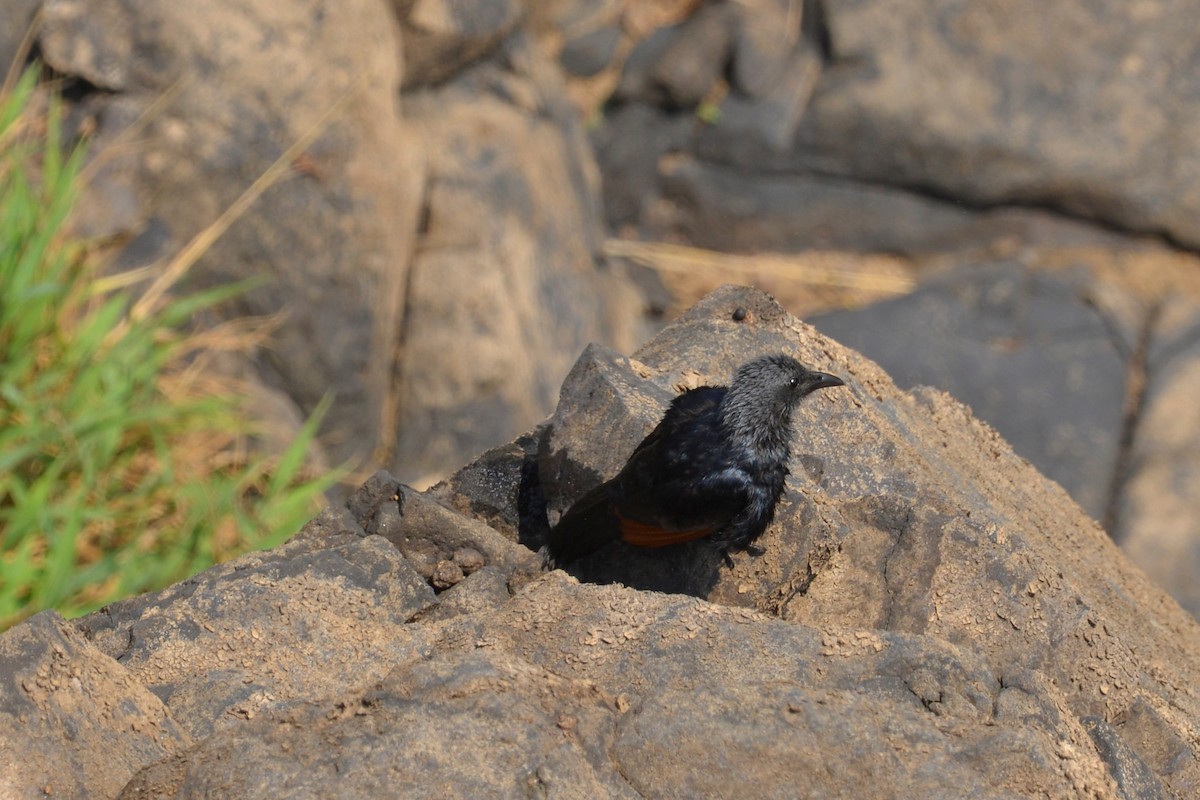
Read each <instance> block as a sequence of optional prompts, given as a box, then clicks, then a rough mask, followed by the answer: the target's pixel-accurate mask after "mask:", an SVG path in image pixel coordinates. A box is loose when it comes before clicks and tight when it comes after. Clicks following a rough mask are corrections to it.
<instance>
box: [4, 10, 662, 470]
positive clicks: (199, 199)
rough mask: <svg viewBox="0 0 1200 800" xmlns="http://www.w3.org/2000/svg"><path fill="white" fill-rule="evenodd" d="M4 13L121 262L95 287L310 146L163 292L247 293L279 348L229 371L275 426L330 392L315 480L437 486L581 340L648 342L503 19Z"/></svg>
mask: <svg viewBox="0 0 1200 800" xmlns="http://www.w3.org/2000/svg"><path fill="white" fill-rule="evenodd" d="M8 5H10V6H12V8H11V9H8V10H11V12H12V15H13V19H12V20H11V21H12V22H13V23H14V24H12V25H7V24H4V25H0V28H3V33H0V62H2V63H4V64H8V63H10V62H11V61H12V59H13V57H14V55H16V54H17V53H18V45H19V43H20V34H22V33H23V32H24V28H25V25H26V22H27V21H33V20H34V19H35V12H39V11H40V16H39V17H36V19H37V20H38V23H37V27H35V28H34V34H35V35H34V38H33V40H32V41H33V44H34V51H35V52H36V54H37V55H38V56H39V57H40V58H41V59H43V60H44V62H45V63H46V64H47V65H48V66H49V67H50V68H51V69H52V70H53V71H54V73H56V74H57V75H59V76H61V78H62V81H63V84H64V85H65V86H66V88H67V91H66V92H65V96H66V101H67V108H68V119H69V121H70V123H71V125H72V129H73V131H75V132H80V133H87V134H88V135H89V136H90V140H91V146H90V151H91V153H92V155H93V158H94V161H93V167H92V169H93V174H92V176H91V180H90V181H89V183H88V185H87V187H86V188H85V191H84V193H83V197H82V199H81V201H80V203H79V213H78V214H77V216H76V219H75V224H76V227H77V230H78V232H79V233H81V234H83V235H86V236H89V237H96V238H98V239H102V240H104V241H107V242H112V243H115V244H116V245H117V246H118V247H117V250H118V253H117V255H116V258H115V260H114V265H115V267H116V268H132V267H141V266H146V265H148V264H151V263H155V262H159V261H165V260H169V259H170V258H172V257H173V256H174V255H175V254H177V253H178V252H180V250H181V249H182V248H183V247H184V246H185V245H186V244H187V243H188V242H189V241H190V240H192V238H193V237H195V236H196V235H197V234H198V233H199V232H200V231H202V230H203V229H205V227H206V226H208V225H209V224H210V223H212V222H214V221H215V220H217V219H218V217H219V216H220V215H221V214H222V213H223V212H225V211H226V210H227V209H229V208H230V207H231V205H232V204H233V203H234V202H235V201H236V200H237V199H238V197H239V196H240V195H241V194H242V193H243V192H244V191H246V190H247V188H248V187H250V186H251V184H252V183H254V181H255V180H256V179H257V178H259V177H260V176H261V175H262V174H263V173H264V171H265V170H266V169H267V168H268V167H269V166H270V165H271V164H272V163H273V162H274V161H275V160H276V159H278V158H279V157H280V156H281V155H282V154H283V153H284V152H285V151H286V150H287V149H288V148H289V147H291V146H292V145H293V144H295V143H296V142H297V141H300V140H302V139H304V138H305V137H307V136H310V135H314V134H315V138H314V139H313V140H312V142H311V143H310V144H308V145H307V146H306V147H304V148H303V150H302V151H301V152H299V153H298V154H295V155H294V157H292V158H291V164H290V166H291V168H292V172H291V174H290V175H289V176H288V177H287V178H286V179H285V180H282V181H281V182H279V183H278V184H276V185H274V186H271V187H270V188H268V189H267V190H266V191H265V192H264V193H263V194H262V196H261V197H259V198H258V199H257V200H256V201H255V202H254V203H253V204H252V205H251V206H250V207H249V208H248V209H246V210H245V211H244V212H243V213H242V214H241V215H240V217H238V218H237V219H236V221H234V222H233V224H232V226H231V227H229V229H228V230H227V231H225V232H224V234H223V235H222V236H221V237H220V238H218V239H217V240H216V241H214V242H211V243H209V244H207V245H206V247H207V250H206V251H204V252H203V255H202V257H201V258H200V259H199V261H198V262H197V263H196V264H195V266H194V267H192V268H191V270H190V271H189V273H188V274H187V276H186V277H185V280H184V288H185V290H186V289H191V288H196V287H200V286H208V285H213V284H216V283H224V282H229V281H236V280H244V279H252V282H253V283H254V286H253V288H251V289H250V290H249V291H248V292H247V293H246V294H244V295H242V296H240V297H239V298H237V299H236V300H234V301H232V302H231V303H230V304H229V305H228V306H225V307H223V308H222V310H221V313H222V314H225V315H230V316H233V315H239V316H240V315H250V316H255V317H269V316H273V317H274V318H275V321H276V330H275V334H274V336H273V338H272V340H271V342H270V346H269V347H264V348H261V349H260V350H258V351H257V352H255V353H253V354H251V355H249V356H246V357H245V358H243V360H242V361H241V362H238V363H233V364H231V365H228V366H227V367H226V369H225V371H226V372H229V373H231V376H232V377H235V378H236V379H237V380H239V381H245V382H247V383H248V384H250V385H251V386H253V387H254V388H253V390H252V391H251V392H248V396H249V397H250V398H252V402H251V405H252V408H253V411H254V412H255V413H256V414H257V415H258V416H259V417H261V418H262V419H263V420H264V421H265V422H269V423H271V424H273V425H275V426H276V427H278V426H279V421H280V419H283V420H286V425H285V427H290V428H291V429H293V431H294V428H295V425H296V421H298V420H302V419H303V417H304V416H305V415H306V414H308V413H309V412H311V411H312V410H313V409H314V408H315V407H316V406H317V404H318V403H319V402H320V401H321V399H322V398H323V397H325V396H326V395H328V394H332V395H333V399H334V402H333V405H332V407H331V409H330V411H329V414H328V416H327V418H326V421H325V426H324V429H323V438H322V441H323V444H324V446H325V448H326V451H327V454H328V456H329V458H328V461H329V462H330V463H339V462H342V461H343V460H346V459H349V458H353V459H355V460H357V461H358V462H359V463H361V462H372V463H374V464H385V465H388V464H390V465H392V466H393V467H394V469H395V470H396V472H397V473H399V474H400V476H401V477H402V478H404V479H406V480H410V481H413V482H417V481H419V480H422V479H426V480H427V479H428V477H427V476H441V475H444V474H445V473H447V472H448V471H450V470H452V469H454V468H456V467H458V466H459V465H461V464H462V463H463V462H464V461H465V460H467V459H468V458H469V457H471V456H473V455H474V454H476V453H478V452H479V451H480V450H483V449H485V448H486V447H489V446H493V445H496V444H499V443H501V442H504V441H507V440H508V439H511V438H512V437H513V436H514V435H516V434H517V433H518V432H519V431H521V430H523V429H526V428H528V427H531V426H532V425H534V424H535V423H536V422H537V421H538V420H540V419H542V418H543V417H544V416H545V415H546V414H547V413H548V412H549V410H550V409H551V408H552V406H553V400H554V388H555V387H557V385H558V384H559V382H560V381H561V379H562V377H563V376H564V375H565V374H566V371H567V370H568V369H569V367H570V363H571V360H572V359H573V358H574V356H575V355H576V354H577V353H578V352H579V350H580V349H581V348H582V347H583V345H584V344H585V343H586V342H587V341H591V340H600V341H605V342H609V343H612V344H616V345H617V346H621V347H626V348H628V347H632V346H633V345H634V344H635V343H636V342H637V341H640V340H641V338H644V330H643V329H642V328H641V324H642V321H643V318H644V317H645V313H644V311H645V305H646V304H645V302H644V301H643V300H642V298H641V296H640V295H639V293H638V292H637V291H636V290H635V289H634V288H633V285H632V284H631V282H630V281H629V280H628V279H627V277H626V275H625V273H624V271H623V269H624V268H623V267H621V266H620V265H616V266H614V267H613V268H611V269H610V268H608V267H607V266H606V265H605V263H604V258H603V255H602V251H601V243H602V241H603V235H602V230H601V224H602V216H601V211H600V207H599V202H598V195H599V189H598V183H597V175H596V170H595V166H594V164H593V161H592V156H591V154H590V152H589V149H588V146H587V142H586V139H585V138H584V136H583V133H582V131H581V129H580V126H579V124H578V122H577V121H576V120H575V118H574V112H573V110H572V109H571V108H570V106H569V105H568V104H567V103H566V100H565V97H566V95H565V90H564V87H563V85H562V83H561V81H560V80H559V77H558V71H557V68H556V67H555V65H554V64H552V63H551V62H549V61H547V60H546V59H545V58H544V57H543V56H542V55H541V54H540V52H539V51H538V50H537V48H536V47H534V46H533V43H532V42H531V41H530V39H529V37H528V36H527V35H526V34H525V33H524V32H523V30H522V28H521V27H520V24H519V23H520V22H521V19H522V14H521V9H520V6H519V4H517V3H514V2H511V1H510V0H495V1H494V2H493V1H492V0H480V1H479V2H473V3H447V2H438V0H419V1H418V2H412V0H406V1H405V2H388V1H387V0H354V2H351V3H339V4H338V5H337V6H336V7H333V8H326V7H324V6H323V5H322V4H321V3H317V2H312V0H291V1H290V2H285V3H279V2H265V1H263V0H256V2H250V3H241V4H234V5H230V6H229V7H224V6H220V7H217V6H213V5H210V4H194V3H193V4H182V5H181V4H178V3H161V2H160V3H149V4H145V3H135V2H131V0H116V1H115V2H100V1H99V0H64V1H63V2H48V1H47V2H41V3H37V2H20V3H10V4H8ZM8 21H9V19H8V17H7V16H6V17H5V22H8ZM131 141H136V143H137V146H136V147H130V146H129V143H130V142H131ZM264 279H265V280H264ZM513 354H520V358H519V359H518V358H515V357H514V355H513ZM225 361H226V362H228V359H226V360H225ZM260 397H261V398H263V399H262V400H261V401H258V400H257V399H256V398H260ZM281 406H283V407H285V408H284V412H283V413H280V408H281ZM287 406H290V409H289V408H286V407H287ZM481 409H483V410H486V412H487V413H481ZM282 438H283V439H285V440H286V438H287V435H286V432H285V434H284V435H283V436H282Z"/></svg>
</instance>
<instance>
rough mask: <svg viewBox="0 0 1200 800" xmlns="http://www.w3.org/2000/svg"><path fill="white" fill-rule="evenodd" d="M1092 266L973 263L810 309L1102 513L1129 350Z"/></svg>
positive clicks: (825, 327)
mask: <svg viewBox="0 0 1200 800" xmlns="http://www.w3.org/2000/svg"><path fill="white" fill-rule="evenodd" d="M1092 285H1093V284H1092V281H1091V280H1090V278H1089V277H1088V274H1087V273H1086V272H1083V271H1075V272H1074V273H1072V272H1056V273H1050V272H1044V271H1039V270H1035V269H1032V268H1026V267H1022V266H1021V265H1020V264H1017V263H1013V262H1000V263H993V264H978V265H967V266H964V267H961V268H958V269H956V270H954V271H952V272H950V273H947V274H945V275H942V276H939V277H937V278H933V279H930V280H927V281H925V282H923V283H922V285H921V286H920V287H919V288H918V290H917V291H915V292H913V293H912V294H910V295H906V296H904V297H901V298H897V299H896V300H891V301H887V302H884V303H878V304H875V305H872V306H870V307H868V308H863V309H856V310H848V311H840V312H834V313H831V314H824V315H819V316H817V317H814V318H812V320H811V321H812V323H813V324H814V325H816V326H817V327H818V328H819V329H820V330H821V331H822V332H824V333H826V334H827V335H829V336H832V337H834V338H836V339H838V341H841V342H844V343H846V345H847V346H849V347H853V348H855V349H857V350H859V351H860V352H862V353H864V354H865V355H868V356H869V357H870V358H872V359H874V360H875V361H876V362H877V363H879V364H880V366H882V367H884V369H886V370H888V372H889V374H890V375H891V376H892V377H893V378H894V379H895V380H896V382H897V383H898V384H899V385H901V386H904V387H913V386H918V385H927V386H936V387H937V388H939V389H942V390H943V391H946V392H949V393H950V394H952V395H954V396H955V397H956V398H958V399H959V400H961V401H962V402H964V403H966V404H967V405H968V406H970V407H971V409H972V411H973V412H974V413H975V414H977V415H978V416H979V418H980V419H983V420H986V421H987V422H988V423H990V424H992V425H994V426H995V427H996V429H997V430H998V431H999V432H1000V434H1001V435H1003V436H1004V437H1005V439H1006V440H1007V441H1008V442H1010V443H1011V444H1012V446H1013V449H1014V450H1016V451H1017V452H1018V453H1020V454H1021V455H1023V456H1024V457H1026V458H1028V459H1029V460H1030V461H1032V462H1033V463H1034V464H1036V465H1037V466H1038V468H1039V469H1040V470H1041V471H1042V472H1044V473H1045V474H1046V475H1047V476H1048V477H1050V478H1052V479H1054V480H1056V481H1058V483H1059V484H1061V485H1062V486H1063V488H1065V489H1066V490H1067V491H1068V492H1070V493H1071V496H1072V497H1074V498H1075V500H1076V501H1078V502H1079V504H1080V505H1081V506H1083V508H1084V510H1085V511H1087V512H1088V513H1089V514H1091V515H1092V516H1093V517H1094V518H1096V519H1102V518H1103V517H1104V514H1105V509H1106V506H1107V503H1108V492H1109V488H1110V484H1111V481H1112V474H1113V469H1114V468H1115V465H1116V459H1117V437H1118V435H1119V433H1120V430H1121V414H1122V403H1123V402H1124V397H1125V373H1126V356H1125V355H1123V354H1122V352H1121V351H1120V350H1119V349H1118V346H1117V344H1116V343H1114V342H1113V340H1112V339H1111V338H1110V331H1109V327H1108V325H1107V324H1106V322H1105V320H1104V319H1103V318H1102V317H1101V315H1100V314H1099V313H1098V312H1097V310H1096V309H1095V308H1094V306H1093V304H1092V303H1091V302H1090V301H1089V298H1090V296H1091V294H1092V291H1091V286H1092Z"/></svg>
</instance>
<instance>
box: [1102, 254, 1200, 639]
mask: <svg viewBox="0 0 1200 800" xmlns="http://www.w3.org/2000/svg"><path fill="white" fill-rule="evenodd" d="M1189 266H1191V265H1189ZM1172 318H1173V320H1172ZM1198 330H1200V302H1197V300H1196V299H1195V297H1188V296H1186V295H1183V294H1181V293H1179V294H1173V295H1171V296H1170V297H1169V299H1167V300H1166V306H1165V310H1164V311H1163V314H1162V315H1161V317H1160V322H1159V324H1158V325H1156V326H1155V327H1154V330H1153V335H1152V337H1151V345H1150V347H1149V350H1148V352H1147V353H1146V358H1147V360H1146V365H1145V366H1146V373H1145V380H1146V384H1145V392H1146V395H1145V405H1144V407H1143V409H1142V412H1141V414H1140V415H1139V416H1138V418H1137V425H1136V428H1135V430H1134V431H1133V441H1132V447H1131V450H1130V452H1129V453H1128V459H1127V463H1126V464H1124V465H1123V469H1124V470H1125V473H1124V474H1123V479H1122V480H1121V481H1120V487H1121V492H1120V495H1119V496H1118V497H1117V498H1116V499H1115V508H1114V516H1115V519H1116V523H1115V525H1114V527H1113V530H1112V533H1113V536H1114V537H1115V538H1116V539H1117V541H1118V542H1120V544H1121V547H1122V549H1124V550H1125V551H1126V552H1127V553H1128V554H1129V557H1130V558H1131V559H1133V560H1134V561H1135V562H1136V563H1137V564H1138V565H1139V566H1141V567H1142V568H1143V569H1145V570H1146V571H1147V572H1148V573H1150V575H1151V576H1153V577H1154V578H1155V579H1156V580H1157V581H1158V582H1159V583H1161V584H1162V585H1163V586H1164V587H1165V588H1166V589H1167V590H1168V591H1170V592H1171V594H1172V596H1174V597H1175V599H1176V600H1178V601H1179V603H1180V604H1181V605H1182V606H1183V607H1184V608H1186V609H1188V610H1189V611H1191V612H1192V614H1193V615H1195V616H1196V617H1198V618H1200V582H1198V581H1197V579H1196V576H1197V575H1200V515H1197V513H1196V498H1197V497H1200V494H1197V492H1198V491H1200V458H1198V457H1197V449H1196V441H1197V438H1198V437H1200V414H1198V413H1197V409H1196V403H1195V398H1196V396H1197V393H1200V341H1198V337H1197V331H1198ZM1134 338H1135V337H1130V340H1129V341H1130V342H1132V341H1133V339H1134Z"/></svg>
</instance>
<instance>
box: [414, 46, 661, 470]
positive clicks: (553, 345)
mask: <svg viewBox="0 0 1200 800" xmlns="http://www.w3.org/2000/svg"><path fill="white" fill-rule="evenodd" d="M506 48H508V49H507V50H506V53H507V55H506V58H507V60H508V62H509V64H510V66H509V67H508V68H503V67H501V66H500V65H498V64H494V63H488V64H483V65H480V66H478V67H477V68H476V69H475V70H473V71H472V72H471V74H470V76H468V77H464V79H462V80H460V81H455V82H453V83H450V84H447V85H445V86H443V87H439V88H438V89H437V90H436V91H428V92H415V93H412V94H411V95H409V97H408V99H407V105H406V112H407V113H408V114H409V115H410V118H411V119H412V120H413V121H414V124H416V125H417V126H418V128H419V129H420V131H421V133H422V137H423V139H424V140H425V142H426V143H427V145H428V148H429V163H430V168H431V176H432V177H431V181H430V183H429V185H428V187H427V200H426V209H425V212H424V213H425V223H424V226H423V232H422V237H421V240H420V242H419V251H418V253H417V255H416V258H415V260H414V262H413V267H412V270H413V271H412V276H411V279H410V283H409V286H408V295H407V296H408V300H407V313H406V316H405V322H404V334H403V340H404V359H403V361H402V364H401V366H400V370H399V378H398V381H397V394H398V397H399V421H398V424H397V430H396V434H397V438H396V443H395V449H394V452H395V453H396V457H395V461H396V464H395V470H396V472H397V475H398V476H399V477H400V478H401V479H402V480H404V481H406V482H409V483H419V484H427V483H431V482H432V481H430V480H429V478H430V477H441V474H439V473H440V471H441V470H443V469H445V468H446V467H447V466H448V465H453V464H456V463H462V459H464V458H465V457H466V454H468V453H472V452H474V453H477V452H479V451H480V450H481V449H483V448H484V447H489V446H495V445H496V444H498V443H500V442H503V441H505V440H506V439H510V438H511V437H512V436H513V435H514V434H515V433H516V432H517V431H519V430H522V429H527V428H529V427H532V426H533V425H535V424H536V423H537V422H538V421H539V420H541V419H543V418H544V416H545V414H546V413H547V412H548V411H549V409H550V408H552V407H553V404H554V397H555V393H556V391H557V387H558V384H559V382H560V381H561V380H562V376H563V375H565V374H566V372H567V370H568V369H569V368H570V365H571V361H572V360H573V359H574V357H575V356H576V355H577V354H578V352H579V350H580V349H582V348H583V347H584V346H585V345H586V344H587V342H588V341H590V340H594V339H600V340H611V339H613V338H614V337H615V336H616V335H617V331H625V332H631V331H636V330H637V328H638V325H637V324H636V322H635V321H636V320H638V319H640V318H641V316H642V309H641V308H640V307H638V306H636V305H634V304H632V303H627V302H623V299H624V298H623V295H621V294H620V291H619V289H617V288H614V287H615V286H616V285H617V284H624V279H623V278H622V277H620V276H619V275H617V274H616V273H614V272H612V271H609V270H600V271H598V270H597V262H598V260H599V259H600V257H601V256H600V247H601V244H602V241H603V235H602V232H601V228H600V222H601V216H600V209H599V206H598V205H597V201H596V191H597V189H596V186H597V185H596V179H597V176H596V174H595V167H594V163H593V162H592V159H591V156H590V154H589V153H588V152H587V149H586V143H585V140H584V138H583V135H582V132H581V131H580V129H579V125H578V123H577V121H576V120H575V119H574V118H573V115H572V114H573V112H571V111H570V109H568V108H567V107H566V105H565V101H563V99H562V93H561V86H560V85H559V83H558V79H557V76H556V75H555V73H554V71H553V68H552V65H549V64H548V63H546V62H544V61H543V60H542V58H541V57H540V56H539V55H538V54H537V53H536V51H535V50H534V49H533V48H532V46H531V44H530V43H529V42H528V41H524V40H514V41H512V42H511V43H509V44H507V45H506ZM626 335H628V333H626Z"/></svg>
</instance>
